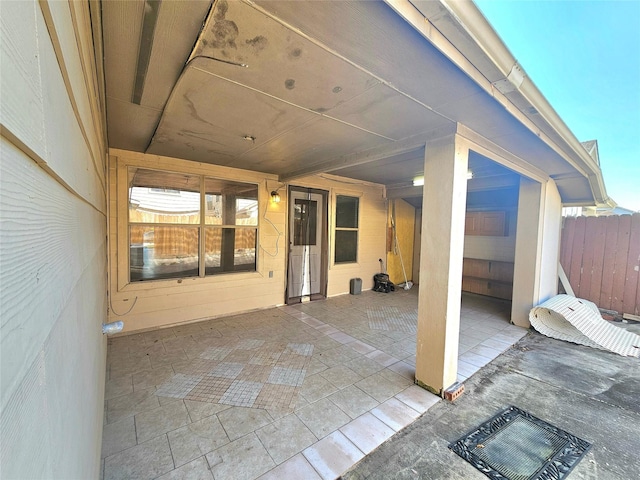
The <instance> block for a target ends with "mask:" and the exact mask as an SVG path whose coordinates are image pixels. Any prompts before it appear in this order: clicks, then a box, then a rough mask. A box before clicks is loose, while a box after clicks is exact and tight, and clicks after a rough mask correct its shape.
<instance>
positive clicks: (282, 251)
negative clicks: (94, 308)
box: [109, 150, 386, 332]
mask: <svg viewBox="0 0 640 480" xmlns="http://www.w3.org/2000/svg"><path fill="white" fill-rule="evenodd" d="M129 166H139V167H145V168H152V169H153V168H155V169H161V170H169V171H179V172H184V173H194V174H203V175H209V176H213V177H219V178H223V179H227V180H236V181H243V182H251V183H257V184H258V186H259V209H260V216H259V229H258V258H257V271H256V272H238V273H229V274H223V275H217V276H210V277H206V278H184V279H171V280H156V281H146V282H133V283H129V281H128V264H129V263H128V262H129V258H128V249H129V245H128V238H127V183H126V179H127V168H128V167H129ZM109 184H110V186H109V191H110V202H109V205H110V233H109V238H110V249H111V250H110V267H109V273H110V297H111V305H110V309H109V317H110V320H111V321H115V320H123V321H124V322H125V332H132V331H139V330H146V329H151V328H158V327H164V326H168V325H173V324H177V323H182V322H190V321H195V320H199V319H204V318H211V317H216V316H222V315H229V314H233V313H238V312H243V311H249V310H255V309H262V308H268V307H272V306H275V305H282V304H283V303H284V301H285V288H286V254H287V248H286V245H287V198H286V197H287V195H286V188H285V186H283V185H282V184H280V183H279V182H278V181H277V178H276V177H275V176H272V175H266V174H262V173H256V172H250V171H245V170H239V169H234V168H229V167H219V166H214V165H208V164H202V163H197V162H188V161H185V160H179V159H174V158H167V157H159V156H155V155H145V154H139V153H134V152H128V151H123V150H111V156H110V164H109ZM293 185H295V186H303V187H309V188H318V189H323V190H326V191H328V192H329V245H330V246H331V245H332V244H333V242H332V238H333V220H332V219H333V212H334V210H335V206H334V200H335V196H336V195H352V196H357V197H359V198H360V199H361V201H360V229H359V251H358V259H359V260H358V262H357V263H355V264H348V265H334V264H333V261H332V259H333V249H332V248H330V252H329V275H328V289H327V291H328V295H339V294H343V293H347V292H349V280H350V279H351V278H355V277H361V278H363V288H365V289H366V288H371V287H372V284H373V280H372V277H373V275H374V273H376V272H377V271H378V269H379V266H378V258H382V256H383V255H384V252H385V237H384V231H385V221H386V210H385V201H384V198H383V188H382V186H379V185H363V184H357V183H356V182H353V181H347V180H346V179H340V178H338V177H332V176H329V175H326V176H322V177H321V176H314V177H309V178H304V179H300V180H297V181H295V182H293ZM277 188H280V193H281V198H282V201H281V202H280V203H279V204H272V203H271V202H270V195H269V192H271V191H272V190H274V189H277ZM267 219H268V221H267ZM269 272H273V276H272V277H270V276H269Z"/></svg>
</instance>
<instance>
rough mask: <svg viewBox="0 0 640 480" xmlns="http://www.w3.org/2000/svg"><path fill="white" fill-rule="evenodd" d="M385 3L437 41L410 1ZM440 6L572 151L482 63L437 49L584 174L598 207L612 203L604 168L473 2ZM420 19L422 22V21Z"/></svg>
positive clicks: (443, 0) (445, 0)
mask: <svg viewBox="0 0 640 480" xmlns="http://www.w3.org/2000/svg"><path fill="white" fill-rule="evenodd" d="M385 2H386V3H387V4H388V5H389V6H390V7H391V8H393V9H394V10H395V11H396V13H398V14H399V15H400V16H401V17H402V18H404V19H405V21H407V22H408V23H409V24H411V25H412V26H413V27H414V28H415V29H416V30H417V31H418V32H420V33H421V34H422V35H423V36H425V38H427V39H428V40H429V41H431V42H432V43H434V37H435V36H436V34H435V32H433V31H432V29H433V30H437V27H436V26H435V25H434V24H432V23H431V22H430V21H429V19H427V18H425V17H424V15H423V14H422V13H421V12H420V11H419V10H418V9H417V8H416V7H415V6H414V5H412V4H411V3H410V1H409V0H385ZM439 3H440V4H441V5H442V6H443V7H444V8H445V9H446V10H447V11H448V12H449V13H450V14H451V16H452V17H453V18H454V19H455V20H456V22H457V23H458V24H459V25H460V27H461V28H463V29H464V31H465V32H466V33H467V34H468V35H470V36H471V37H472V38H473V40H474V41H475V43H476V45H478V47H479V48H480V49H481V50H482V51H483V52H484V54H485V55H486V56H487V57H488V58H489V59H490V60H491V62H492V63H493V64H494V66H495V67H496V68H497V69H498V70H499V71H500V72H501V73H502V75H503V76H504V79H506V80H508V81H509V82H510V83H511V84H512V85H513V87H514V89H515V90H517V91H518V92H519V93H520V94H521V95H522V96H523V97H524V98H525V99H526V101H527V102H528V103H529V104H530V105H531V106H532V107H534V108H535V109H536V111H537V112H538V114H539V115H540V117H542V118H543V119H544V120H545V121H546V122H547V123H548V124H549V125H550V126H551V128H553V129H554V130H555V131H556V132H557V133H558V134H559V135H560V137H561V138H562V139H563V140H564V141H565V142H566V144H567V145H568V146H569V148H570V149H571V151H570V152H567V151H565V150H564V149H562V148H561V147H560V146H559V145H557V144H556V143H555V142H553V140H552V139H550V138H549V137H547V135H545V134H544V133H543V132H542V131H541V130H540V127H538V126H537V124H536V123H535V121H534V120H533V119H531V118H529V116H528V115H527V114H526V113H524V112H522V111H521V110H520V109H518V108H517V107H516V106H515V105H514V104H513V103H512V102H511V101H510V100H509V99H508V98H507V97H506V96H505V95H504V94H502V93H500V92H499V91H497V89H496V88H495V87H494V85H493V83H492V82H490V81H489V80H488V78H487V77H486V76H485V75H484V74H483V72H481V71H480V70H479V69H478V67H476V65H478V64H480V62H478V61H474V60H475V59H474V58H467V57H464V56H463V55H461V54H460V53H459V52H458V55H457V56H458V59H457V60H458V61H456V59H453V58H451V57H452V56H451V53H452V52H451V51H443V49H442V48H441V47H442V45H437V44H436V43H434V45H435V46H436V48H438V49H440V50H441V51H443V53H444V54H445V55H446V56H448V57H449V58H450V59H452V61H454V63H456V64H457V65H458V67H460V68H461V69H462V70H463V71H465V73H467V74H468V75H469V76H470V77H471V78H472V79H474V80H475V81H476V82H477V83H478V84H479V86H480V87H482V88H483V89H484V90H485V91H487V92H488V93H489V94H490V95H492V96H493V97H494V98H495V99H496V100H497V101H498V102H500V103H501V104H502V105H503V106H504V107H505V108H506V109H507V110H508V111H509V112H510V113H511V114H512V115H514V116H515V117H516V118H517V119H518V120H519V121H521V122H522V123H523V124H524V125H526V126H528V128H529V129H530V130H532V131H533V132H534V133H535V134H536V135H538V136H539V137H540V138H541V139H542V140H543V141H545V143H547V144H548V145H549V146H551V147H552V148H554V150H556V152H557V153H558V154H559V155H560V156H561V157H562V158H564V159H565V161H567V162H568V163H570V164H571V165H572V166H573V167H574V168H575V169H576V170H578V172H580V174H582V175H584V176H585V177H586V178H587V179H588V181H589V185H590V187H591V191H592V194H593V197H594V200H595V202H596V203H598V204H603V203H606V202H607V201H608V196H607V194H606V189H605V186H604V180H603V178H602V172H601V170H600V167H599V166H598V165H597V164H596V163H595V161H594V160H593V159H592V158H591V156H590V155H589V154H588V152H587V151H586V150H585V149H584V147H583V146H582V144H581V143H580V142H579V141H578V139H577V138H576V137H575V135H574V134H573V133H572V132H571V130H570V129H569V127H567V125H566V124H565V123H564V122H563V120H562V119H561V118H560V117H559V115H558V114H557V113H556V111H555V110H554V109H553V107H552V106H551V105H550V104H549V102H548V101H547V100H546V98H544V96H543V95H542V93H541V92H540V91H539V90H538V88H537V87H536V86H535V84H534V83H533V82H532V81H531V79H530V78H528V77H527V76H526V73H525V72H524V71H523V69H522V68H521V67H520V65H519V64H518V62H517V61H516V59H515V58H514V56H513V55H512V54H511V52H510V51H509V49H508V48H507V46H506V45H505V44H504V43H503V42H502V40H501V39H500V37H499V36H498V34H497V33H496V32H495V30H494V29H493V27H492V26H491V25H490V24H489V22H488V21H487V19H486V18H485V17H484V15H483V14H482V12H480V10H479V9H478V8H477V7H476V5H475V4H474V3H473V2H472V1H471V0H440V2H439ZM419 19H421V20H422V21H419ZM425 23H428V26H427V27H426V30H427V31H425ZM437 35H439V36H441V37H442V38H444V39H446V41H448V42H449V43H450V44H451V45H452V46H453V47H454V49H455V44H454V42H452V41H451V39H449V38H446V37H444V35H442V34H441V33H440V32H437ZM460 57H463V59H464V60H463V61H460V60H461V59H460ZM478 60H479V59H478ZM465 64H470V66H471V69H472V70H474V71H469V65H465ZM478 74H479V75H478ZM480 77H482V78H480ZM494 83H495V82H494ZM532 126H535V127H536V128H535V129H532V128H531V127H532Z"/></svg>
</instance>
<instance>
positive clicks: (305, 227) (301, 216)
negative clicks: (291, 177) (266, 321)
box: [287, 188, 327, 303]
mask: <svg viewBox="0 0 640 480" xmlns="http://www.w3.org/2000/svg"><path fill="white" fill-rule="evenodd" d="M326 199H327V195H326V192H322V191H318V190H311V189H295V188H292V189H291V191H290V195H289V272H288V282H287V303H297V302H300V301H302V300H303V299H306V298H308V299H313V300H315V299H316V298H324V297H325V296H326V268H327V267H326V265H327V262H326V244H327V242H326V232H327V229H326V210H327V209H326V201H327V200H326Z"/></svg>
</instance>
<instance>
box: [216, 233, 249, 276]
mask: <svg viewBox="0 0 640 480" xmlns="http://www.w3.org/2000/svg"><path fill="white" fill-rule="evenodd" d="M256 239H257V230H256V229H255V228H224V227H223V228H218V227H208V228H207V229H206V236H205V265H206V269H205V273H206V274H207V275H215V274H217V273H223V272H249V271H250V272H253V271H255V270H256Z"/></svg>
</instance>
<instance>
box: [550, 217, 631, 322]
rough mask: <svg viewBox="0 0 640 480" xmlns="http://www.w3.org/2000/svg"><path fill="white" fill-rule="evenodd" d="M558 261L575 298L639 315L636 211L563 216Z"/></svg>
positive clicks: (601, 306) (620, 311)
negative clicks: (592, 215) (589, 215)
mask: <svg viewBox="0 0 640 480" xmlns="http://www.w3.org/2000/svg"><path fill="white" fill-rule="evenodd" d="M560 263H561V264H562V268H564V271H565V273H566V274H567V277H569V283H570V284H571V287H572V288H573V290H574V293H575V294H576V296H577V297H579V298H585V299H587V300H590V301H592V302H594V303H595V304H596V305H598V307H600V308H605V309H608V310H615V311H617V312H619V313H620V314H623V313H629V314H632V315H640V306H639V305H640V213H635V214H633V215H612V216H608V217H567V218H565V219H564V226H563V229H562V244H561V249H560Z"/></svg>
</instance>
